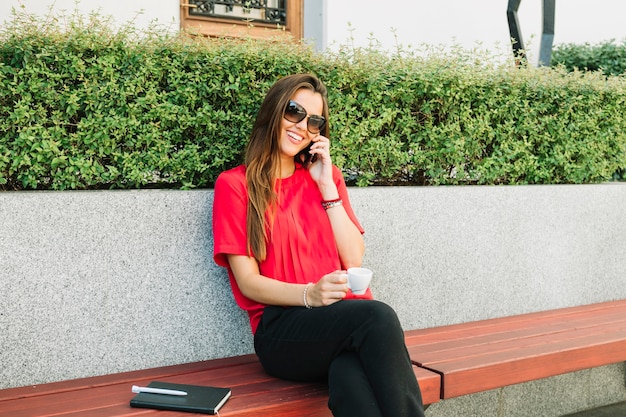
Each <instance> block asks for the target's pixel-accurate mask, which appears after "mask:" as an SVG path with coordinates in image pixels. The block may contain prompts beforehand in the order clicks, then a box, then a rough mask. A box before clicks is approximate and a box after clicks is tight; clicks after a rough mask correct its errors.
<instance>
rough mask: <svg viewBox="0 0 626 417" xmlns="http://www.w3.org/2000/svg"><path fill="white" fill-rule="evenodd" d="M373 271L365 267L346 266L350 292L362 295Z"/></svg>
mask: <svg viewBox="0 0 626 417" xmlns="http://www.w3.org/2000/svg"><path fill="white" fill-rule="evenodd" d="M372 275H373V272H372V270H371V269H367V268H348V287H349V288H350V290H351V291H352V294H355V295H362V294H365V291H367V287H368V286H369V285H370V281H371V280H372Z"/></svg>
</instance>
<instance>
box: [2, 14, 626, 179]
mask: <svg viewBox="0 0 626 417" xmlns="http://www.w3.org/2000/svg"><path fill="white" fill-rule="evenodd" d="M45 19H47V20H46V21H44V22H42V21H41V20H39V19H36V18H33V17H32V16H28V15H23V14H19V13H18V14H16V15H15V16H14V19H13V21H12V22H11V23H9V24H7V25H6V26H5V27H4V28H2V31H1V33H0V189H4V190H21V189H55V190H63V189H99V188H146V187H170V188H194V187H210V186H212V184H213V182H214V180H215V179H216V177H217V175H218V174H219V173H220V172H221V171H222V170H224V169H227V168H229V167H232V166H235V165H237V164H239V163H240V162H241V156H242V152H243V150H244V148H245V144H246V142H247V138H248V135H249V133H250V129H251V126H252V124H253V121H254V117H255V114H256V111H257V110H258V107H259V105H260V103H261V101H262V99H263V96H264V92H265V91H267V89H268V88H269V86H270V85H271V84H272V83H273V82H274V81H275V80H276V79H278V78H279V77H281V76H283V75H287V74H291V73H296V72H311V73H314V74H316V75H318V76H319V77H320V78H321V79H322V80H323V81H324V82H325V83H326V85H327V87H328V90H329V99H330V106H331V120H330V127H331V141H332V143H333V147H332V152H333V158H334V162H335V163H336V164H337V165H338V166H339V167H341V168H342V169H343V171H344V173H345V176H346V179H347V180H348V182H349V183H351V184H357V185H362V186H363V185H370V184H394V185H404V184H420V185H427V184H428V185H430V184H432V185H435V184H537V183H590V182H599V181H605V180H607V179H610V178H611V177H612V175H613V174H614V173H615V172H616V171H617V170H619V169H620V168H622V167H625V166H626V152H625V151H626V114H625V112H624V110H623V109H624V108H626V88H625V82H624V78H622V77H608V78H607V77H604V76H601V75H598V74H590V73H580V72H574V73H567V72H566V71H565V70H560V69H546V68H543V69H536V68H521V69H520V68H516V67H515V66H514V65H512V64H510V63H506V64H498V65H494V64H493V63H488V62H493V60H492V61H490V60H489V59H482V58H481V57H480V56H478V55H476V54H472V53H463V52H453V53H432V54H426V55H423V54H422V55H418V54H416V53H410V52H406V51H398V52H397V53H394V54H386V53H382V52H380V51H378V50H376V48H373V47H372V48H365V49H354V48H347V49H342V50H339V51H335V52H328V53H324V54H320V53H316V52H314V51H312V50H311V49H310V48H309V47H307V46H305V45H300V44H295V43H286V42H284V41H258V40H256V41H255V40H246V39H244V40H229V39H204V38H194V37H193V36H189V35H175V36H174V35H169V36H168V35H162V34H159V33H160V31H159V30H158V28H156V29H154V30H146V31H142V32H141V33H138V32H137V31H136V30H134V29H132V27H131V26H128V27H125V28H122V29H119V30H115V31H114V30H112V29H111V28H110V27H109V26H110V25H108V23H107V20H106V19H103V18H102V17H101V16H97V15H93V16H88V17H84V16H79V15H72V16H69V17H67V16H63V17H47V18H45Z"/></svg>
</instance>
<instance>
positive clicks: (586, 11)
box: [0, 0, 626, 60]
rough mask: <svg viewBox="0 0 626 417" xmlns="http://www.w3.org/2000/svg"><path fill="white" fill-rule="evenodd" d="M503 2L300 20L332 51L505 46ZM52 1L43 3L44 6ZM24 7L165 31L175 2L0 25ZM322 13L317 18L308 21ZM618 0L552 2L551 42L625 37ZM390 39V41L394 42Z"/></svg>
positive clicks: (106, 0) (454, 1) (536, 0)
mask: <svg viewBox="0 0 626 417" xmlns="http://www.w3.org/2000/svg"><path fill="white" fill-rule="evenodd" d="M507 3H508V0H474V1H467V0H397V1H394V2H385V1H382V2H381V1H374V0H305V5H306V9H305V10H307V11H308V12H309V13H313V14H315V15H316V16H315V17H313V18H311V17H310V16H308V18H307V19H305V32H306V33H307V34H309V36H314V37H316V38H317V39H315V42H316V44H317V45H318V47H319V46H323V47H331V48H334V47H336V46H338V45H343V44H348V43H350V44H354V45H355V46H366V45H367V44H368V42H369V38H370V37H373V38H375V39H376V40H377V41H379V42H380V44H381V45H382V47H383V48H385V49H391V50H393V49H395V48H396V45H397V44H398V43H399V44H401V45H403V46H405V47H407V46H413V47H419V46H420V45H422V44H437V45H439V44H443V45H452V44H457V45H460V46H462V47H464V48H473V47H475V46H476V45H477V44H480V45H482V47H483V48H485V49H489V50H496V51H498V50H500V49H501V50H502V51H508V50H509V49H510V45H509V30H508V24H507V20H506V6H507ZM52 4H53V5H54V6H51V5H52ZM20 5H24V7H25V9H26V10H28V11H29V12H34V13H38V14H45V13H47V12H48V11H49V10H50V8H51V7H53V8H54V10H56V11H59V10H66V11H70V12H71V11H74V10H76V8H77V7H78V9H79V10H81V11H82V12H85V13H88V12H90V11H99V12H100V13H101V14H103V15H111V16H112V17H113V18H114V20H115V21H116V22H118V23H120V24H121V23H126V22H128V21H133V23H134V24H135V25H137V26H139V27H145V26H147V25H149V24H150V23H151V22H157V23H158V24H161V25H163V26H164V27H166V28H172V29H174V30H175V29H177V28H178V27H179V26H180V9H179V0H79V2H78V5H77V4H76V1H75V0H2V1H1V2H0V22H2V21H5V20H6V19H10V17H11V9H12V8H13V7H16V8H19V7H20ZM541 5H542V0H522V2H521V5H520V9H519V20H520V25H521V29H522V36H523V38H524V43H525V45H526V47H527V48H528V49H529V51H530V57H531V60H533V59H536V56H537V53H536V52H535V51H537V50H538V48H539V43H540V39H541ZM320 14H321V15H322V16H325V21H321V20H320V19H319V18H316V17H317V16H319V15H320ZM623 16H626V2H624V1H623V0H593V1H591V0H556V22H555V36H554V44H555V45H556V44H560V43H572V42H573V43H584V42H590V43H598V42H602V41H606V40H610V39H616V40H618V41H621V40H623V39H624V38H626V25H624V23H623ZM396 37H397V39H396Z"/></svg>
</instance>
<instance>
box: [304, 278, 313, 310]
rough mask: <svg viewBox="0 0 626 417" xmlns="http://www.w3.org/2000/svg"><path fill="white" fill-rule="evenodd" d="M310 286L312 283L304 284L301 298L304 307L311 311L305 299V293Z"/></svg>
mask: <svg viewBox="0 0 626 417" xmlns="http://www.w3.org/2000/svg"><path fill="white" fill-rule="evenodd" d="M312 284H313V283H312V282H309V283H308V284H306V286H305V287H304V293H303V294H302V298H303V299H304V306H305V307H306V308H308V309H309V310H310V309H312V308H313V307H311V305H310V304H309V302H308V301H307V299H306V292H307V290H308V289H309V287H310V286H311V285H312Z"/></svg>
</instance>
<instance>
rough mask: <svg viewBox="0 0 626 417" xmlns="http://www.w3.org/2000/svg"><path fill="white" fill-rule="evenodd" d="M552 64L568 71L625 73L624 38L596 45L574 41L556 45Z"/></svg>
mask: <svg viewBox="0 0 626 417" xmlns="http://www.w3.org/2000/svg"><path fill="white" fill-rule="evenodd" d="M552 65H553V66H559V65H562V66H564V67H565V68H567V70H568V71H575V70H581V71H601V72H602V73H604V74H605V75H622V74H626V39H624V40H623V41H622V43H621V44H618V43H615V41H614V40H611V41H607V42H602V43H599V44H597V45H592V44H589V43H586V44H584V45H578V44H574V43H569V44H563V45H558V46H557V47H555V48H554V52H553V54H552Z"/></svg>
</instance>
